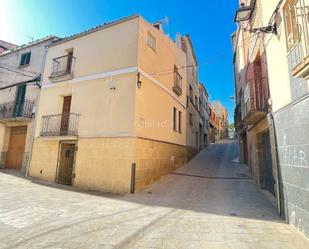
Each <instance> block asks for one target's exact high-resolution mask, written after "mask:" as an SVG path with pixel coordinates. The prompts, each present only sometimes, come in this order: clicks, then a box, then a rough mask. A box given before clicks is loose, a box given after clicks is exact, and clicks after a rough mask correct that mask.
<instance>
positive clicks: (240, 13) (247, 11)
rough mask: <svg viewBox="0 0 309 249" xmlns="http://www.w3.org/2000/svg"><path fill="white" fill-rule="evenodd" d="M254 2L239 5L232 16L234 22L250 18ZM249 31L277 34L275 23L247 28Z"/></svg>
mask: <svg viewBox="0 0 309 249" xmlns="http://www.w3.org/2000/svg"><path fill="white" fill-rule="evenodd" d="M254 6H255V4H250V5H249V6H245V4H244V3H242V4H241V5H240V8H239V9H238V10H237V11H236V15H235V18H234V22H238V23H240V22H244V21H248V20H250V18H251V16H252V13H253V11H254ZM248 31H249V32H250V33H270V34H277V26H276V23H275V24H273V25H268V26H266V27H259V28H254V29H250V30H248Z"/></svg>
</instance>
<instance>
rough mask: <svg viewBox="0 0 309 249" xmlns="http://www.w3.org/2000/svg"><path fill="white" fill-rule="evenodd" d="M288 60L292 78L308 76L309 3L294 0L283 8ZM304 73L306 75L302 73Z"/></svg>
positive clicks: (303, 0) (304, 0)
mask: <svg viewBox="0 0 309 249" xmlns="http://www.w3.org/2000/svg"><path fill="white" fill-rule="evenodd" d="M284 18H285V25H286V30H287V31H286V32H287V34H286V36H287V37H286V39H287V46H288V51H289V55H288V59H289V64H290V67H291V69H292V71H293V72H292V73H293V75H294V76H297V77H298V76H300V77H306V76H308V75H309V72H308V71H309V2H308V0H295V1H294V3H293V4H290V5H287V6H286V7H284ZM304 71H306V72H307V73H306V74H304V75H303V74H302V72H304Z"/></svg>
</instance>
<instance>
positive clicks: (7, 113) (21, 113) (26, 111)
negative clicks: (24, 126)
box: [0, 100, 34, 120]
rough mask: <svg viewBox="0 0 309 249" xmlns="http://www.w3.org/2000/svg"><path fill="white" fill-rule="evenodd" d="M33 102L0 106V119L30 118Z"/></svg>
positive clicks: (8, 103) (15, 102)
mask: <svg viewBox="0 0 309 249" xmlns="http://www.w3.org/2000/svg"><path fill="white" fill-rule="evenodd" d="M33 107H34V101H33V100H23V101H13V102H7V103H3V104H0V119H5V120H9V119H16V118H32V117H33Z"/></svg>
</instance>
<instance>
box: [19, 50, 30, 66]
mask: <svg viewBox="0 0 309 249" xmlns="http://www.w3.org/2000/svg"><path fill="white" fill-rule="evenodd" d="M30 58H31V52H28V53H24V54H22V55H21V59H20V66H24V65H28V64H29V63H30Z"/></svg>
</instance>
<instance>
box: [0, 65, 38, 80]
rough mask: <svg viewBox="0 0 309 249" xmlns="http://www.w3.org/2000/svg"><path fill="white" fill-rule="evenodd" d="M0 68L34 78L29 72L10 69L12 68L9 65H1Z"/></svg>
mask: <svg viewBox="0 0 309 249" xmlns="http://www.w3.org/2000/svg"><path fill="white" fill-rule="evenodd" d="M0 68H2V69H5V70H8V71H10V72H14V73H16V74H20V75H23V76H26V77H29V78H32V79H33V78H34V76H30V75H28V74H25V73H21V72H19V71H17V70H14V69H10V68H7V67H4V66H1V65H0Z"/></svg>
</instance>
